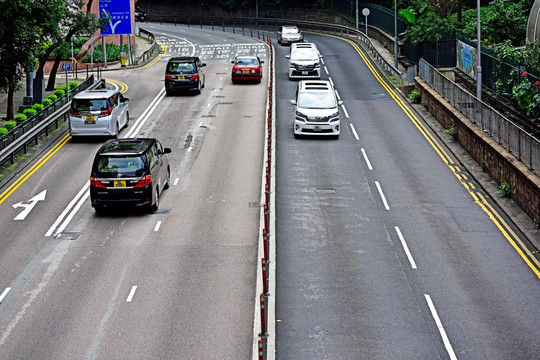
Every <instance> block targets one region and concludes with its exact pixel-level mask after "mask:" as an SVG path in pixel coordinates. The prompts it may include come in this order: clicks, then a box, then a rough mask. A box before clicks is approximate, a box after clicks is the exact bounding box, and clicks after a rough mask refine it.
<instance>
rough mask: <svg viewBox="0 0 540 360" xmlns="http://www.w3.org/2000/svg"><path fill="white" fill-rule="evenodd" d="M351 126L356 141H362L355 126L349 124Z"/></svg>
mask: <svg viewBox="0 0 540 360" xmlns="http://www.w3.org/2000/svg"><path fill="white" fill-rule="evenodd" d="M349 125H350V126H351V130H352V132H353V134H354V137H355V138H356V140H360V138H359V137H358V133H357V132H356V129H355V128H354V125H353V124H352V123H349Z"/></svg>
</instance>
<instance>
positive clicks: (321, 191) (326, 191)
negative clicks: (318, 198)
mask: <svg viewBox="0 0 540 360" xmlns="http://www.w3.org/2000/svg"><path fill="white" fill-rule="evenodd" d="M315 192H317V193H319V194H335V193H336V189H332V188H322V189H315Z"/></svg>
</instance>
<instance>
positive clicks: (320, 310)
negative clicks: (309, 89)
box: [276, 83, 443, 358]
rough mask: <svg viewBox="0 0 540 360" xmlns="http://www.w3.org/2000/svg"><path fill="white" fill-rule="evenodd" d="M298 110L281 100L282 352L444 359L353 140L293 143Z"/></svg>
mask: <svg viewBox="0 0 540 360" xmlns="http://www.w3.org/2000/svg"><path fill="white" fill-rule="evenodd" d="M285 85H287V83H286V84H285ZM279 86H282V85H280V84H278V87H279ZM279 90H281V88H278V91H279ZM286 107H288V108H289V109H286ZM292 111H293V110H292V109H291V107H290V105H288V102H287V101H286V100H283V101H282V100H279V101H278V117H277V119H278V125H277V131H276V133H277V134H278V142H277V154H278V168H277V179H276V184H277V189H276V193H277V195H276V197H277V198H276V204H277V207H278V208H277V211H276V212H277V219H276V223H277V238H278V240H277V250H276V251H277V254H278V255H277V256H278V258H277V263H278V264H279V266H278V267H277V279H276V282H277V284H278V285H277V295H276V298H277V304H276V318H277V319H279V320H280V322H279V323H278V325H277V339H278V340H277V349H278V353H277V354H278V356H279V357H287V358H289V357H290V358H297V357H302V356H305V354H309V355H310V356H311V357H319V356H322V354H331V356H332V357H336V358H361V357H362V356H365V357H367V358H392V357H394V358H395V357H398V356H409V355H408V354H415V356H419V357H421V358H433V357H435V356H437V354H438V353H440V352H441V351H443V349H441V348H439V347H438V346H437V345H434V344H437V343H438V342H437V338H436V337H435V335H434V334H430V333H429V331H426V330H425V328H424V319H423V317H422V316H421V309H419V308H418V306H419V305H418V300H417V299H416V298H415V296H414V294H412V293H411V291H410V288H409V285H408V280H407V277H408V275H407V273H406V269H403V268H402V263H401V260H400V257H399V254H398V252H399V247H398V244H395V243H394V242H393V241H392V237H391V236H390V231H391V230H393V229H391V228H389V226H388V224H387V223H386V222H385V221H384V219H385V215H386V210H385V209H384V207H383V204H382V202H381V201H380V199H379V198H378V196H377V191H376V189H375V188H374V186H372V183H371V184H370V182H369V181H368V180H369V178H368V177H367V174H366V173H365V170H364V169H363V168H362V166H361V164H360V161H359V157H358V152H356V151H355V143H354V141H353V137H352V134H351V133H350V131H348V130H346V128H343V132H342V134H341V136H340V139H339V140H338V141H335V140H327V139H312V138H302V139H299V140H295V139H294V138H293V136H292V125H291V124H292V120H291V119H292V116H293V112H292ZM342 121H343V120H342ZM287 155H290V156H287ZM313 314H317V316H316V317H313ZM389 344H395V346H394V345H392V346H389ZM301 354H303V355H301ZM398 354H399V355H398ZM405 354H407V355H405Z"/></svg>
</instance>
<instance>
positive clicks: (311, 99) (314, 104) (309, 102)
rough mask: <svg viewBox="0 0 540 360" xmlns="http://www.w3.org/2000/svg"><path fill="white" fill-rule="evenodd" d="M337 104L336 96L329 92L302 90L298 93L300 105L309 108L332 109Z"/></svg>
mask: <svg viewBox="0 0 540 360" xmlns="http://www.w3.org/2000/svg"><path fill="white" fill-rule="evenodd" d="M336 106H337V104H336V98H335V96H333V95H332V94H331V93H328V92H315V91H312V92H301V93H300V94H298V107H301V108H308V109H332V108H335V107H336Z"/></svg>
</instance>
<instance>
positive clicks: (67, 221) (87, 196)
mask: <svg viewBox="0 0 540 360" xmlns="http://www.w3.org/2000/svg"><path fill="white" fill-rule="evenodd" d="M89 197H90V191H87V192H86V193H85V194H84V195H83V197H82V198H81V199H80V200H79V202H78V203H77V205H76V206H75V207H74V208H73V210H72V211H71V213H69V216H68V217H67V218H66V220H64V222H63V223H62V225H60V227H59V228H58V230H56V231H55V233H54V236H56V235H58V234H60V233H61V232H62V231H64V229H65V228H66V227H67V226H68V224H69V222H70V221H71V219H73V217H74V216H75V214H76V213H77V211H79V209H80V208H81V206H82V204H84V203H85V202H86V201H88V198H89Z"/></svg>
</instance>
